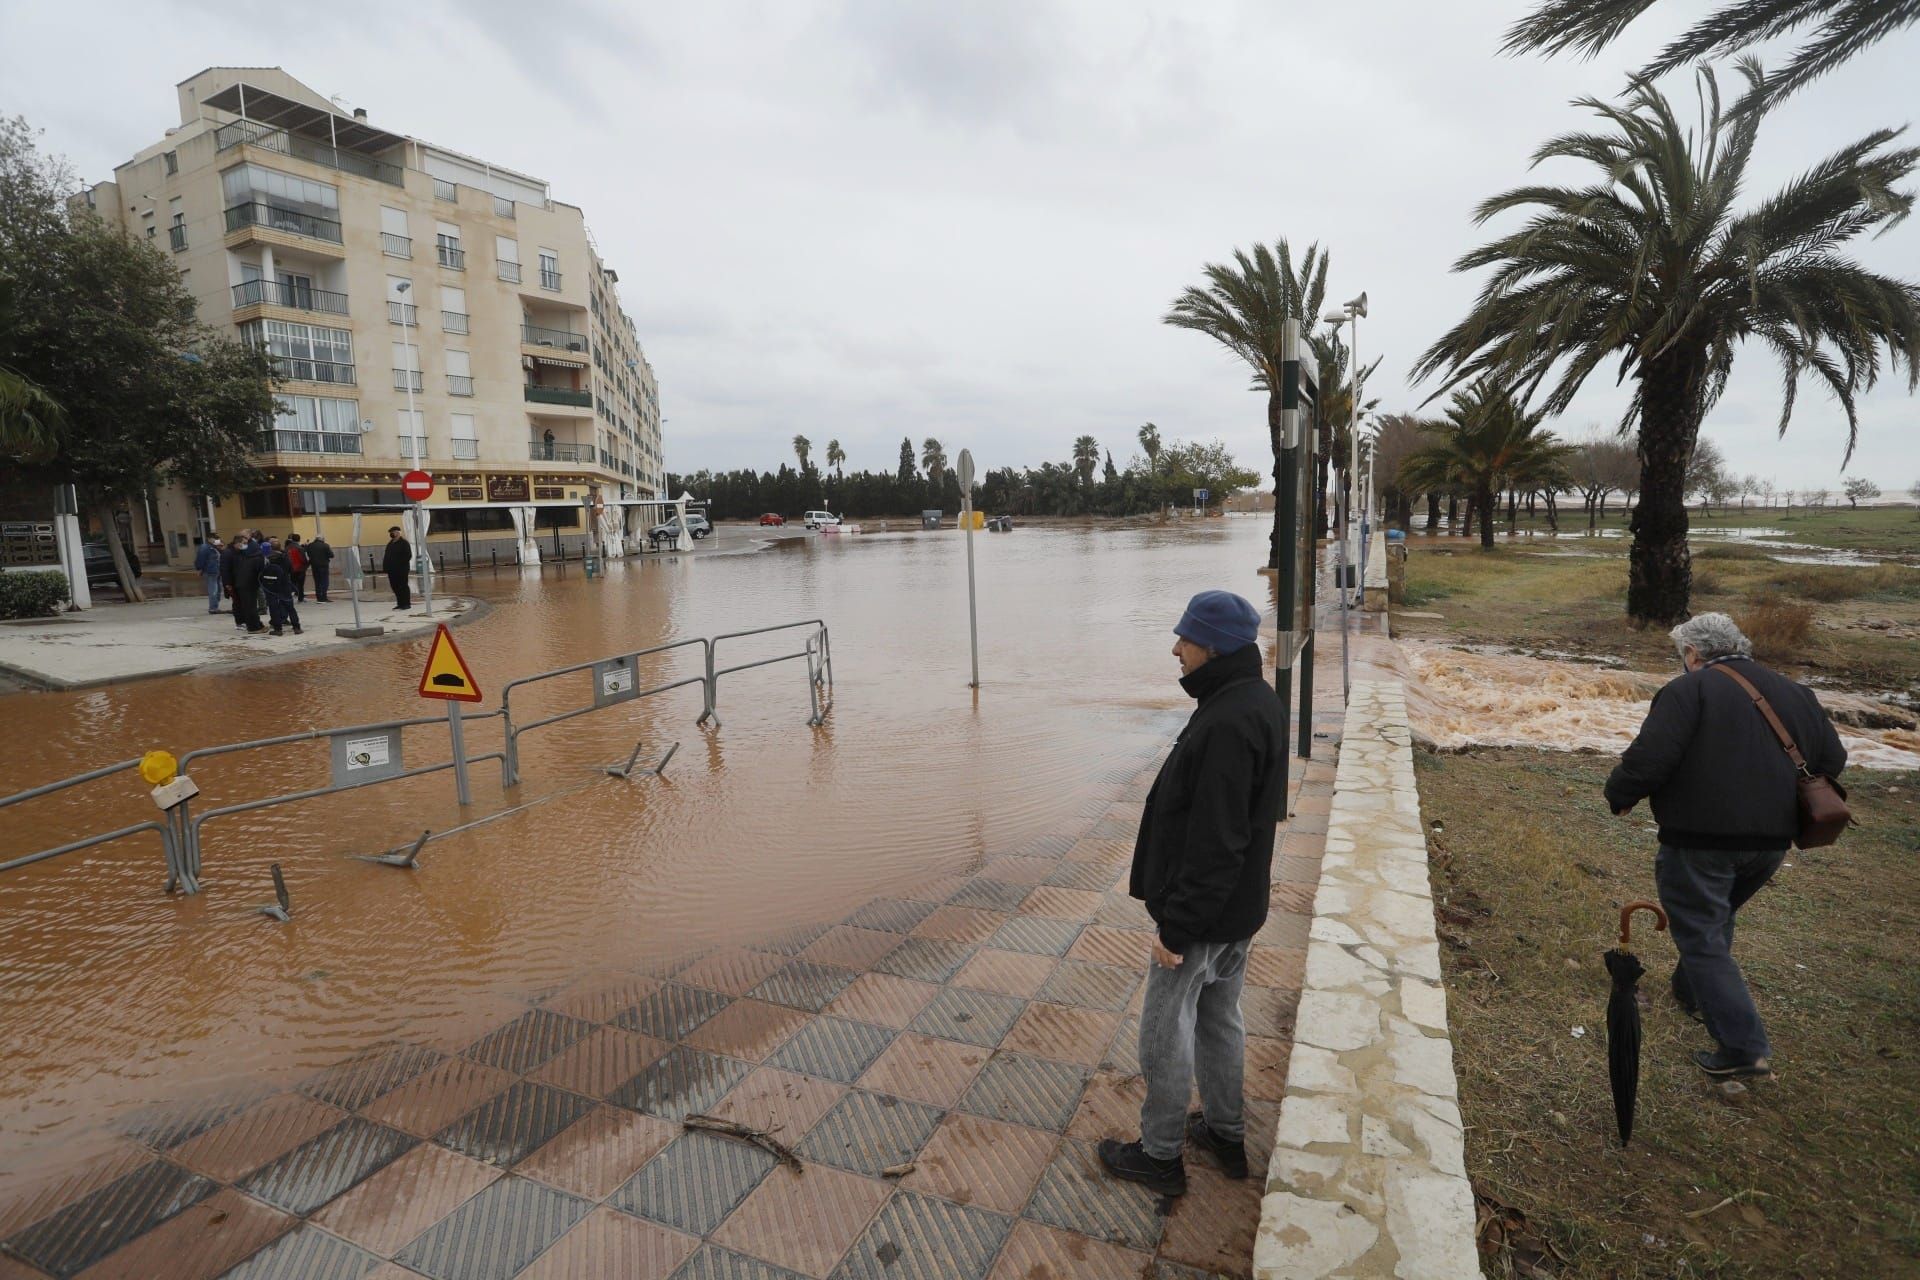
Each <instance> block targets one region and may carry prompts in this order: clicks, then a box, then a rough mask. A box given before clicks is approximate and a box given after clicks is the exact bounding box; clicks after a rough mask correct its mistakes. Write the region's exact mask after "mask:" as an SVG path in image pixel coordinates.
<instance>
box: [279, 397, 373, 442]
mask: <svg viewBox="0 0 1920 1280" xmlns="http://www.w3.org/2000/svg"><path fill="white" fill-rule="evenodd" d="M275 399H276V401H277V403H278V404H279V406H280V412H277V413H275V414H274V418H273V427H272V428H271V429H270V430H269V431H268V433H267V438H266V440H265V441H263V442H262V447H263V448H266V449H268V450H271V451H274V452H277V453H331V454H358V453H359V452H360V402H359V401H357V400H335V399H332V398H330V397H327V396H277V397H275Z"/></svg>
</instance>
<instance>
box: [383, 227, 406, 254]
mask: <svg viewBox="0 0 1920 1280" xmlns="http://www.w3.org/2000/svg"><path fill="white" fill-rule="evenodd" d="M380 252H382V253H384V254H386V255H387V256H388V257H389V258H411V257H412V256H413V240H412V239H411V238H409V237H407V236H397V235H395V234H393V232H391V231H382V232H381V233H380Z"/></svg>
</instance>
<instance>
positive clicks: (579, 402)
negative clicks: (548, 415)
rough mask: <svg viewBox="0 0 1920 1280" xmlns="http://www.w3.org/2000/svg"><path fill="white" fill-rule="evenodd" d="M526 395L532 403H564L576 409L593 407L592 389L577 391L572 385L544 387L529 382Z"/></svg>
mask: <svg viewBox="0 0 1920 1280" xmlns="http://www.w3.org/2000/svg"><path fill="white" fill-rule="evenodd" d="M526 395H527V400H528V402H529V403H531V404H564V405H568V406H571V407H572V408H575V409H591V408H593V392H591V391H575V390H573V389H572V388H570V387H542V386H537V385H535V384H534V383H531V382H529V383H528V384H527V386H526Z"/></svg>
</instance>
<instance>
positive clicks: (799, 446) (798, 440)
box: [793, 436, 813, 475]
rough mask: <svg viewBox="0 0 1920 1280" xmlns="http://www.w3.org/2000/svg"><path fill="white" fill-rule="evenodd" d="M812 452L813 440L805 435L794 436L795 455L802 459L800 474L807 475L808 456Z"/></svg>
mask: <svg viewBox="0 0 1920 1280" xmlns="http://www.w3.org/2000/svg"><path fill="white" fill-rule="evenodd" d="M812 452H813V441H811V440H809V439H807V438H806V437H805V436H795V437H794V438H793V456H794V457H796V458H798V459H800V474H802V475H805V474H806V472H807V457H808V455H810V454H811V453H812Z"/></svg>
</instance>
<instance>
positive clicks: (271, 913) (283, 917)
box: [254, 902, 293, 924]
mask: <svg viewBox="0 0 1920 1280" xmlns="http://www.w3.org/2000/svg"><path fill="white" fill-rule="evenodd" d="M254 910H255V911H256V912H258V913H259V914H260V915H263V916H266V917H267V918H268V919H270V920H278V921H280V922H281V923H283V924H285V923H288V922H290V921H291V920H292V919H293V917H292V916H290V915H288V914H287V909H286V908H285V907H283V906H281V905H280V904H279V903H277V902H269V903H268V904H267V905H266V906H264V907H255V908H254Z"/></svg>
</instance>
